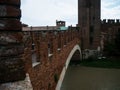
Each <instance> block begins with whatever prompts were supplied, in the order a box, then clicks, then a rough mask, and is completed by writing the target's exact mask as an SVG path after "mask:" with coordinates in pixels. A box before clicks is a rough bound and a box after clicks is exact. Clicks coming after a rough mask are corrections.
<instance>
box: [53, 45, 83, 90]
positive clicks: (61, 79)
mask: <svg viewBox="0 0 120 90" xmlns="http://www.w3.org/2000/svg"><path fill="white" fill-rule="evenodd" d="M78 53H79V55H78ZM74 55H77V56H78V58H79V60H82V54H81V48H80V46H79V45H78V44H77V45H75V46H74V47H73V49H72V50H71V52H70V54H69V55H68V58H67V60H66V63H65V66H64V67H63V70H62V72H61V75H60V78H59V81H58V83H57V86H56V89H55V90H60V88H61V85H62V82H63V79H64V76H65V73H66V71H67V68H68V66H69V63H70V61H71V60H72V59H73V58H74ZM77 60H78V59H77Z"/></svg>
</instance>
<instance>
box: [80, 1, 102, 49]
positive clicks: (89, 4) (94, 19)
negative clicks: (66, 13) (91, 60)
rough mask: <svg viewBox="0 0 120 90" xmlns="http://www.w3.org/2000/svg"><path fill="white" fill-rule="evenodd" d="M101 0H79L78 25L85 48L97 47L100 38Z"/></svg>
mask: <svg viewBox="0 0 120 90" xmlns="http://www.w3.org/2000/svg"><path fill="white" fill-rule="evenodd" d="M100 10H101V3H100V0H78V26H79V27H80V28H81V30H82V32H81V33H82V36H81V38H82V42H83V45H82V47H83V49H97V47H98V46H99V40H100Z"/></svg>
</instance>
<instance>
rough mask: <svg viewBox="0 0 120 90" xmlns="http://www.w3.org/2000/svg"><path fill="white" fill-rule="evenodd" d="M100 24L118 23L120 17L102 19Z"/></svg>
mask: <svg viewBox="0 0 120 90" xmlns="http://www.w3.org/2000/svg"><path fill="white" fill-rule="evenodd" d="M101 23H102V24H120V19H103V20H101Z"/></svg>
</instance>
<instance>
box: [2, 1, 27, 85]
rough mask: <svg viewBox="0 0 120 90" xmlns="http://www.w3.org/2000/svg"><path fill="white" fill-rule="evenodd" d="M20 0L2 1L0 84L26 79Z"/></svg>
mask: <svg viewBox="0 0 120 90" xmlns="http://www.w3.org/2000/svg"><path fill="white" fill-rule="evenodd" d="M20 17H21V10H20V0H0V83H6V82H13V81H19V80H23V79H24V78H25V71H24V63H23V60H22V54H23V50H24V47H23V42H22V37H23V36H22V32H21V31H22V26H21V22H20Z"/></svg>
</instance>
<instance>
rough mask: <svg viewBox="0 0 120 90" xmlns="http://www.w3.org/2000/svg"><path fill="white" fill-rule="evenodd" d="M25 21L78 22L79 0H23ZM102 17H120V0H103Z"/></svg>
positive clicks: (52, 23)
mask: <svg viewBox="0 0 120 90" xmlns="http://www.w3.org/2000/svg"><path fill="white" fill-rule="evenodd" d="M21 1H22V6H21V9H22V19H21V21H22V22H23V23H26V24H28V25H32V26H42V25H55V21H56V20H65V21H66V22H67V25H71V24H73V25H76V24H77V18H78V17H77V15H78V13H77V9H78V8H77V7H78V6H77V1H78V0H21ZM101 11H102V13H101V18H102V19H103V18H106V19H108V18H113V19H116V18H120V0H102V8H101Z"/></svg>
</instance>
